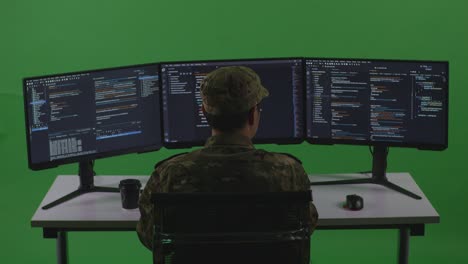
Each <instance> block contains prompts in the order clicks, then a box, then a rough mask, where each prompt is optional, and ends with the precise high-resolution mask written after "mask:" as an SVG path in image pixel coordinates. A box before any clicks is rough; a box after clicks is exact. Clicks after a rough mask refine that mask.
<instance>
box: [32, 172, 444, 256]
mask: <svg viewBox="0 0 468 264" xmlns="http://www.w3.org/2000/svg"><path fill="white" fill-rule="evenodd" d="M309 177H310V180H311V181H312V182H314V181H325V180H335V179H336V180H343V179H353V178H362V177H369V176H366V175H362V174H339V175H338V174H337V175H310V176H309ZM387 177H388V179H389V181H391V182H393V183H395V184H398V185H400V186H402V187H405V188H407V189H408V190H410V191H412V192H414V193H416V194H418V195H420V196H421V197H422V199H421V200H415V199H413V198H410V197H408V196H405V195H403V194H400V193H397V192H395V191H393V190H390V189H387V188H385V187H383V186H380V185H374V184H359V185H318V186H313V197H314V204H315V206H316V207H317V211H318V212H319V222H318V227H317V229H361V228H370V229H387V228H395V229H398V230H399V232H400V240H399V242H400V247H399V250H400V258H399V259H400V260H399V263H407V260H408V252H409V236H410V235H424V225H425V224H429V223H438V222H439V215H438V213H437V212H436V211H435V209H434V208H433V207H432V205H431V203H430V202H429V200H428V199H427V198H426V196H425V195H424V193H423V192H422V191H421V189H420V188H419V187H418V186H417V184H416V183H415V182H414V180H413V179H412V177H411V175H409V174H408V173H389V174H388V175H387ZM127 178H134V179H139V180H140V181H141V182H142V184H143V185H145V184H146V181H147V179H148V176H98V177H95V180H94V182H95V185H97V186H106V187H117V186H118V184H119V182H120V180H122V179H127ZM77 188H78V177H77V176H76V175H75V176H72V175H69V176H64V175H60V176H58V177H57V178H56V180H55V182H54V183H53V184H52V186H51V188H50V189H49V191H48V192H47V194H46V196H45V198H44V199H43V201H42V202H41V205H40V206H39V208H38V209H37V211H36V212H35V214H34V216H33V218H32V219H31V226H32V227H39V228H43V230H44V238H56V239H57V254H58V255H57V257H58V262H59V263H67V243H66V242H67V241H66V240H67V238H66V232H69V231H135V227H136V223H137V221H138V219H139V218H140V213H139V211H138V209H133V210H125V209H123V208H122V206H121V200H120V194H119V193H87V194H85V195H82V196H80V197H77V198H75V199H73V200H71V201H68V202H65V203H64V204H61V205H58V206H56V207H53V208H51V209H48V210H42V209H41V207H42V206H43V205H45V204H47V203H49V202H52V201H53V200H55V199H57V198H60V197H61V196H64V195H66V194H68V193H70V192H71V191H74V190H76V189H77ZM347 194H358V195H360V196H362V197H363V198H364V208H363V209H362V210H361V211H349V210H345V209H343V207H342V204H343V202H344V200H345V196H346V195H347Z"/></svg>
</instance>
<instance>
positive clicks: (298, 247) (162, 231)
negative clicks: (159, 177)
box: [152, 191, 312, 264]
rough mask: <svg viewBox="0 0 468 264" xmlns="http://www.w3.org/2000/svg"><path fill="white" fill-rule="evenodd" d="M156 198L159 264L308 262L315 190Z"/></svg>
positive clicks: (159, 195) (156, 259)
mask: <svg viewBox="0 0 468 264" xmlns="http://www.w3.org/2000/svg"><path fill="white" fill-rule="evenodd" d="M152 198H153V204H154V209H155V210H154V212H155V219H156V220H155V226H154V231H155V232H154V240H153V241H154V243H153V247H154V248H153V262H154V263H158V264H160V263H161V264H186V263H203V264H208V263H209V264H211V263H217V264H221V263H226V264H231V263H232V264H234V263H236V264H249V263H255V264H261V263H268V264H276V263H278V264H279V263H281V264H284V263H287V264H305V263H309V249H310V235H309V234H310V233H309V231H310V230H309V225H308V221H309V209H308V208H309V207H308V206H309V202H310V201H311V200H312V199H311V192H310V191H304V192H268V193H156V194H153V197H152Z"/></svg>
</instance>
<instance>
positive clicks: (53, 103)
mask: <svg viewBox="0 0 468 264" xmlns="http://www.w3.org/2000/svg"><path fill="white" fill-rule="evenodd" d="M25 85H26V92H27V94H26V96H27V107H28V111H27V113H28V119H29V120H28V121H29V142H30V155H31V161H32V163H33V164H37V163H42V162H48V161H54V160H60V159H66V158H70V157H78V156H83V155H91V154H95V155H98V154H101V153H106V152H110V151H121V150H127V149H134V148H138V147H141V148H143V147H149V146H157V147H160V145H161V142H160V141H161V139H160V138H161V129H160V114H159V111H160V110H159V109H160V108H159V74H158V66H157V65H147V66H138V67H129V68H119V69H109V70H102V71H94V72H82V73H76V74H69V75H58V76H51V77H39V78H34V79H28V80H26V81H25Z"/></svg>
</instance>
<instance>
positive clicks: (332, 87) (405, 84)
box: [305, 58, 448, 180]
mask: <svg viewBox="0 0 468 264" xmlns="http://www.w3.org/2000/svg"><path fill="white" fill-rule="evenodd" d="M305 73H306V85H305V86H306V101H307V102H306V115H307V121H306V123H307V125H306V126H307V140H308V141H309V142H310V143H317V144H359V145H372V146H374V163H373V177H374V176H375V177H385V168H386V157H387V153H388V147H390V146H399V147H415V148H420V149H431V150H443V149H445V148H447V145H448V131H447V130H448V62H442V61H398V60H370V59H315V58H307V59H306V60H305ZM382 179H383V180H386V178H382Z"/></svg>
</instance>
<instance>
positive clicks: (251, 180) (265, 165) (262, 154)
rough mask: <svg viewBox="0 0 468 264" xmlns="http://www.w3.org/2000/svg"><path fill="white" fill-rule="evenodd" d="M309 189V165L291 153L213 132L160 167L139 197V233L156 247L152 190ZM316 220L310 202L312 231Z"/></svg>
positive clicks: (141, 238) (144, 240)
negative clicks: (200, 145)
mask: <svg viewBox="0 0 468 264" xmlns="http://www.w3.org/2000/svg"><path fill="white" fill-rule="evenodd" d="M309 188H310V186H309V180H308V177H307V174H306V173H305V171H304V168H303V167H302V165H301V163H300V162H299V161H298V160H297V159H295V158H293V157H292V156H290V155H285V154H280V153H272V152H267V151H264V150H260V149H255V148H254V146H253V144H252V142H251V140H250V139H249V138H247V137H245V136H242V135H239V134H222V135H217V136H212V137H211V138H209V139H208V140H207V142H206V144H205V147H204V148H202V149H199V150H196V151H193V152H191V153H187V154H182V155H178V156H175V157H173V158H170V159H167V160H165V161H163V162H160V163H158V164H157V165H156V168H155V170H154V172H153V174H152V175H151V177H150V179H149V181H148V183H147V184H146V187H145V189H144V190H143V193H142V195H141V197H140V201H139V207H140V212H141V218H140V221H139V223H138V225H137V232H138V236H139V238H140V240H141V242H142V243H143V244H144V245H145V246H146V247H147V248H148V249H150V250H152V241H153V234H154V233H153V226H154V221H155V219H154V214H153V205H152V202H151V194H152V193H153V192H278V191H304V190H309ZM317 218H318V214H317V210H316V208H315V206H314V205H313V203H311V204H310V222H309V224H310V230H311V233H312V232H313V230H314V229H315V227H316V225H317ZM307 250H308V249H307Z"/></svg>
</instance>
